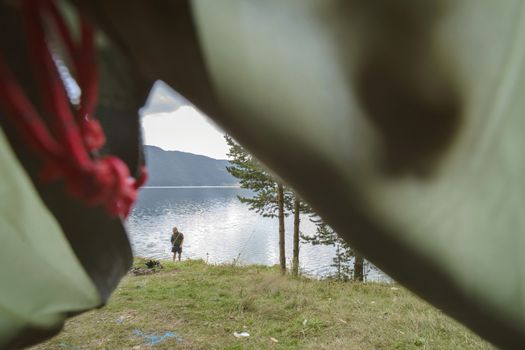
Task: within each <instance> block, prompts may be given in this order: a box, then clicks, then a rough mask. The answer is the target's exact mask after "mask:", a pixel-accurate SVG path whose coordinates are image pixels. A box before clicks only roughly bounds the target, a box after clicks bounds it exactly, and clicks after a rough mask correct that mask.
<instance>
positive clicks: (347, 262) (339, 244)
mask: <svg viewBox="0 0 525 350" xmlns="http://www.w3.org/2000/svg"><path fill="white" fill-rule="evenodd" d="M310 220H311V221H312V222H313V223H315V225H316V233H315V235H313V236H306V235H301V238H302V239H303V241H306V242H308V243H310V244H313V245H333V246H335V250H336V253H335V256H334V258H333V263H332V266H333V267H335V268H336V273H335V276H334V277H335V278H336V279H338V280H343V281H347V280H350V279H353V276H354V271H355V270H354V262H355V252H354V250H353V249H352V247H350V245H349V244H348V243H347V242H346V241H345V240H343V239H342V238H341V237H340V236H339V235H338V234H337V233H336V232H335V231H334V230H333V229H332V228H331V227H330V226H329V225H328V224H326V223H325V222H324V221H323V220H322V219H321V218H320V217H319V216H317V215H315V214H313V215H312V216H311V218H310Z"/></svg>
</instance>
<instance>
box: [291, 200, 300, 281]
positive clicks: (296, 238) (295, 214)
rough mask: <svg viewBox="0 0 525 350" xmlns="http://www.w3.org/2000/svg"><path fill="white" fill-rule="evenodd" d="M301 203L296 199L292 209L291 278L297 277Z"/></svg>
mask: <svg viewBox="0 0 525 350" xmlns="http://www.w3.org/2000/svg"><path fill="white" fill-rule="evenodd" d="M300 208H301V202H300V201H299V199H298V198H297V197H296V198H295V203H294V208H293V259H292V276H294V277H297V276H299V224H300V223H301V219H300V218H299V213H300Z"/></svg>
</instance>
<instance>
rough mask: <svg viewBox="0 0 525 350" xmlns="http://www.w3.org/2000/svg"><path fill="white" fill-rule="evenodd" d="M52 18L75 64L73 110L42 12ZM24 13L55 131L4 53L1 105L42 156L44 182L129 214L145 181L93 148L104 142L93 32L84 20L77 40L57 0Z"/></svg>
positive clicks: (32, 2)
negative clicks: (75, 100) (55, 183)
mask: <svg viewBox="0 0 525 350" xmlns="http://www.w3.org/2000/svg"><path fill="white" fill-rule="evenodd" d="M46 15H47V16H48V18H49V19H51V21H52V23H53V25H54V27H55V29H56V30H57V32H58V33H59V35H60V38H61V40H62V41H63V43H64V46H65V48H66V50H67V54H68V55H69V56H70V58H71V60H72V62H73V68H74V71H75V74H76V77H77V82H78V84H79V87H80V89H81V92H82V96H81V101H80V104H79V106H77V108H76V109H75V110H72V108H71V104H70V103H69V99H68V97H67V94H66V91H65V88H64V84H63V82H62V79H61V77H60V75H59V74H58V70H57V67H56V64H55V61H54V59H53V55H52V54H51V51H50V49H49V46H48V43H47V41H46V37H45V30H44V24H43V23H44V22H43V18H44V16H46ZM22 16H23V18H24V29H25V32H26V36H27V41H28V47H29V54H30V61H31V63H32V65H33V68H34V71H35V77H36V80H37V84H38V87H39V89H40V91H41V97H42V102H43V106H44V109H45V111H46V113H47V115H48V116H49V119H50V121H51V123H50V124H51V125H50V126H51V130H52V131H53V134H51V133H50V130H49V129H48V127H47V126H46V124H45V123H44V121H43V118H42V117H41V116H40V115H39V114H38V112H37V111H36V109H35V108H34V107H33V105H32V104H31V102H30V101H29V99H28V98H27V97H26V95H25V94H24V92H23V90H22V88H21V87H20V85H19V84H18V82H17V81H16V79H15V78H14V77H13V75H12V74H11V73H10V71H9V69H8V66H7V64H6V63H5V59H4V58H3V56H2V55H0V106H2V107H3V108H4V109H5V110H6V112H7V114H8V115H9V116H10V117H11V119H12V120H13V122H14V124H15V125H16V127H17V129H18V130H19V133H20V134H21V136H22V137H23V139H24V140H25V141H26V142H27V143H28V144H29V146H30V147H31V149H32V150H33V151H34V152H35V153H36V154H37V155H38V156H39V157H40V158H41V159H42V161H43V163H44V165H43V169H42V172H41V177H42V179H43V180H44V181H51V180H56V179H63V180H64V182H65V185H66V188H67V190H68V191H69V192H70V193H71V194H72V195H74V196H75V197H77V198H80V199H82V200H83V201H84V202H85V203H86V204H88V205H104V206H105V208H106V210H107V212H108V213H109V214H110V215H113V216H117V215H122V216H127V215H128V214H129V211H130V209H131V207H132V205H133V203H134V201H135V200H136V197H137V189H138V188H139V187H140V186H141V185H143V184H144V182H145V179H146V172H145V169H141V171H142V173H141V175H140V176H139V179H137V180H135V179H133V178H132V177H131V175H130V173H129V169H128V168H127V166H126V164H125V163H124V162H123V161H122V160H120V159H119V158H117V157H115V156H111V155H110V156H105V157H95V158H93V157H92V156H90V154H91V152H92V151H94V150H98V149H100V148H101V147H102V146H103V145H104V143H105V135H104V132H103V130H102V127H101V126H100V123H99V122H98V121H97V120H96V119H95V118H94V117H93V113H94V111H95V108H96V105H97V97H98V72H97V69H96V55H95V46H94V33H93V28H92V27H91V25H90V24H89V23H88V22H87V21H85V20H84V19H83V18H81V20H80V33H81V38H80V44H79V45H77V44H75V42H74V40H73V38H72V36H71V34H70V32H69V30H68V27H67V25H66V23H65V21H64V19H63V18H62V16H61V14H60V11H59V10H58V9H57V7H56V6H55V4H54V2H53V0H23V1H22Z"/></svg>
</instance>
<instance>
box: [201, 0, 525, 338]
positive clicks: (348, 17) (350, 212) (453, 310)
mask: <svg viewBox="0 0 525 350" xmlns="http://www.w3.org/2000/svg"><path fill="white" fill-rule="evenodd" d="M192 3H193V9H194V14H195V19H196V23H197V28H198V33H199V38H200V39H201V45H202V48H203V52H204V57H205V60H206V64H207V65H206V67H207V68H208V70H209V73H210V76H211V80H212V82H213V86H214V89H215V91H216V93H217V96H218V100H219V103H220V105H221V107H222V110H223V114H222V118H223V120H222V122H223V124H224V125H223V126H224V127H225V128H226V129H228V127H229V128H235V130H236V131H237V133H238V134H235V133H234V135H235V136H236V137H238V139H239V140H240V141H241V142H243V143H244V144H245V145H246V147H248V148H250V150H251V151H253V153H255V154H256V155H257V156H258V157H259V158H260V159H261V160H263V161H264V162H266V163H267V164H268V165H269V166H270V167H272V168H273V169H274V170H275V171H276V172H277V173H278V174H279V175H280V176H281V177H282V178H284V179H285V180H286V181H287V182H289V183H290V184H291V185H293V186H294V187H295V188H296V189H297V190H298V191H299V192H300V193H301V194H302V196H303V197H304V198H305V199H306V200H307V201H308V202H309V203H310V204H311V205H312V206H313V207H314V208H315V209H316V210H318V211H319V212H320V213H321V214H322V216H323V218H324V219H325V220H327V221H328V222H329V223H330V224H331V225H332V226H333V227H334V228H335V229H336V231H337V232H339V233H340V234H342V235H343V236H344V237H345V238H346V239H347V240H348V241H349V242H350V243H351V244H353V246H354V247H355V248H357V249H358V250H360V251H361V252H362V253H364V254H365V255H366V256H367V258H369V259H371V260H372V261H373V262H374V263H375V264H377V265H378V266H379V267H380V268H381V269H383V270H384V271H386V272H387V273H389V274H390V275H392V276H393V277H394V278H396V279H397V280H398V281H399V282H401V283H403V284H405V285H406V286H408V287H409V288H411V289H412V290H413V291H415V292H417V293H418V294H419V295H420V296H422V297H424V298H426V299H427V300H429V301H430V302H432V303H434V304H435V305H436V306H438V307H440V308H442V309H443V310H444V311H446V312H447V313H449V314H451V315H452V316H454V317H456V318H457V319H459V320H460V321H462V322H464V323H465V324H467V325H468V326H470V327H471V328H472V329H474V330H475V331H477V332H478V333H479V334H481V335H483V336H485V337H486V338H487V339H489V340H491V341H493V342H494V343H495V344H497V345H499V346H502V347H508V348H515V347H516V346H517V344H524V343H525V269H524V268H523V267H524V266H525V254H524V252H525V235H524V233H525V232H524V228H525V216H523V211H524V210H525V186H524V184H523V180H522V179H523V176H524V175H525V158H524V156H523V150H525V138H524V137H523V132H524V131H525V119H524V118H523V113H524V111H525V99H523V96H522V95H523V94H524V93H525V71H524V70H523V67H525V41H524V40H523V39H524V38H525V25H524V23H525V6H524V3H523V2H519V1H503V2H498V3H497V4H496V3H494V2H491V1H425V2H418V1H395V2H391V1H390V2H389V1H324V2H316V1H301V2H293V1H284V2H283V1H264V2H259V1H235V0H232V1H218V2H213V1H207V0H195V1H193V2H192ZM212 116H213V115H212ZM239 125H240V126H239ZM268 140H271V142H268Z"/></svg>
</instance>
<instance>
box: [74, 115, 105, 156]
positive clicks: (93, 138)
mask: <svg viewBox="0 0 525 350" xmlns="http://www.w3.org/2000/svg"><path fill="white" fill-rule="evenodd" d="M80 131H81V133H82V138H83V139H84V143H85V144H86V147H87V149H88V150H89V151H90V152H93V151H98V150H100V149H101V148H102V147H103V146H104V144H105V143H106V135H105V134H104V130H103V129H102V125H100V122H99V121H98V120H96V119H87V118H86V119H85V120H84V121H83V122H82V126H81V129H80Z"/></svg>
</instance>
